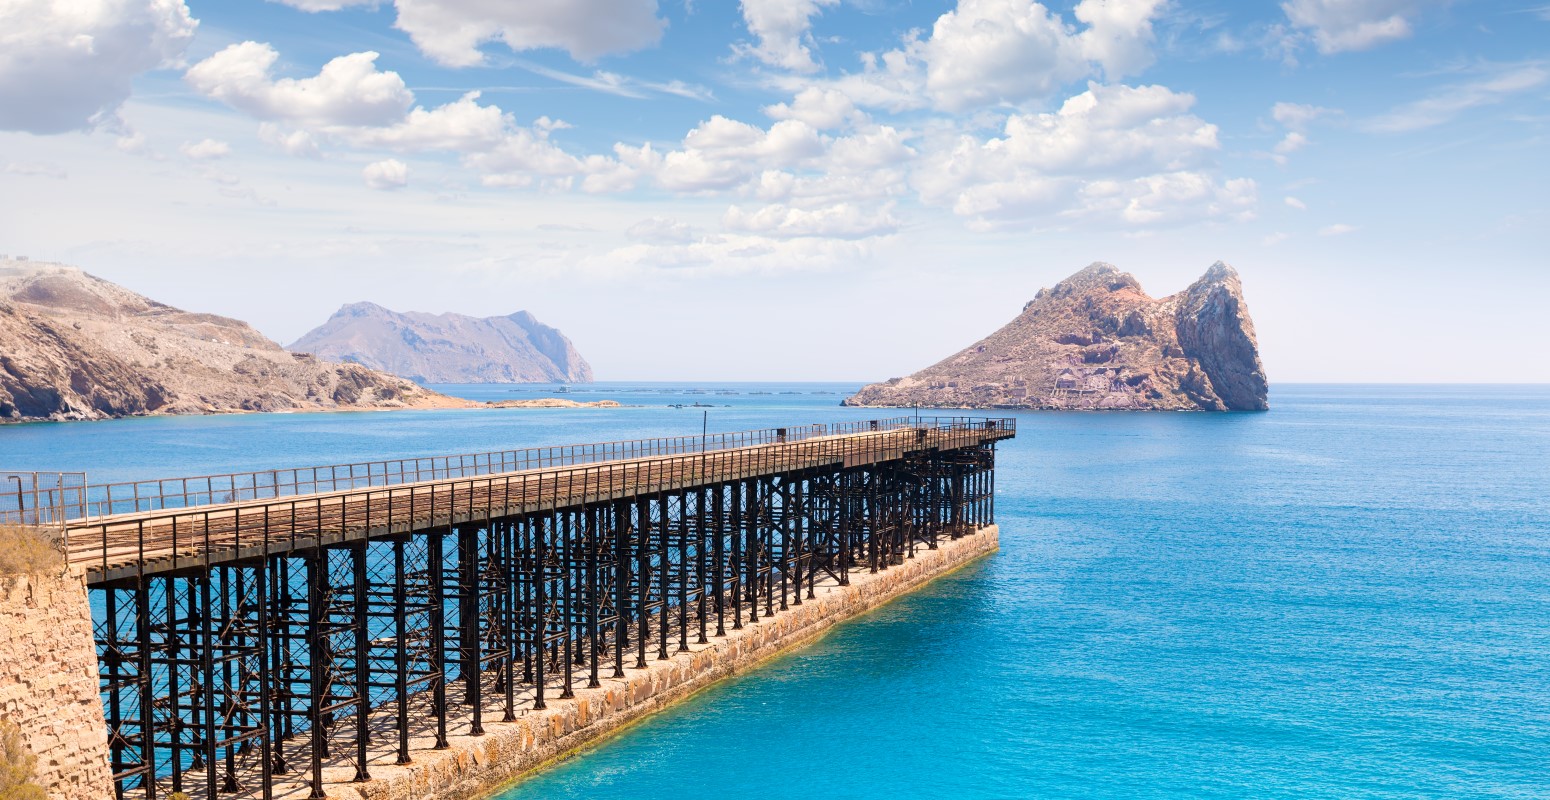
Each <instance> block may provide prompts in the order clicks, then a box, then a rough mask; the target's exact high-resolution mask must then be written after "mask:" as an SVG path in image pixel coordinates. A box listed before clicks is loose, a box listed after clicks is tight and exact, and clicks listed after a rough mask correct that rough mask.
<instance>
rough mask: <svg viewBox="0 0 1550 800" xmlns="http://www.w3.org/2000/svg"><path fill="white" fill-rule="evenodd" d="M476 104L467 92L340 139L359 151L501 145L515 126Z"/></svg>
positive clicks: (497, 110) (475, 148) (456, 149)
mask: <svg viewBox="0 0 1550 800" xmlns="http://www.w3.org/2000/svg"><path fill="white" fill-rule="evenodd" d="M478 100H479V93H478V92H469V93H468V94H465V95H463V96H462V97H461V98H459V99H458V100H456V101H454V102H451V103H447V104H445V105H441V106H437V107H436V108H433V109H430V110H426V109H424V108H420V107H416V108H415V109H413V110H412V111H410V112H409V113H408V115H406V116H405V117H404V118H403V119H401V120H399V121H397V122H394V123H393V124H391V125H386V126H382V127H375V128H373V127H365V128H357V129H353V130H349V131H346V132H344V133H342V134H341V135H342V136H343V137H344V138H346V139H348V140H349V141H350V142H351V143H352V144H354V145H356V146H358V147H378V148H387V149H389V150H398V151H412V150H450V151H453V152H472V151H479V150H487V149H489V148H491V147H494V146H496V145H497V144H498V143H500V142H501V140H502V139H503V138H504V137H505V136H506V134H507V132H508V130H509V129H511V128H513V127H514V126H515V123H514V122H513V121H512V119H511V116H510V115H509V114H506V113H503V112H502V111H501V110H500V108H499V107H497V106H483V105H479V103H478Z"/></svg>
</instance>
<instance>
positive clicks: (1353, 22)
mask: <svg viewBox="0 0 1550 800" xmlns="http://www.w3.org/2000/svg"><path fill="white" fill-rule="evenodd" d="M1440 2H1441V0H1287V2H1284V3H1282V4H1281V10H1282V11H1283V12H1285V13H1286V18H1287V19H1288V20H1289V21H1290V22H1291V23H1292V25H1294V26H1296V27H1297V28H1298V29H1301V30H1304V31H1307V32H1309V33H1311V35H1312V36H1313V42H1314V44H1315V45H1316V46H1317V47H1318V50H1319V52H1321V53H1326V54H1327V53H1340V52H1345V51H1349V50H1366V49H1369V48H1371V47H1375V46H1377V45H1379V44H1382V43H1384V42H1388V41H1393V40H1395V39H1403V38H1406V37H1408V36H1409V35H1410V32H1411V28H1410V25H1411V21H1412V20H1413V19H1415V18H1416V17H1418V16H1420V14H1421V11H1422V10H1423V9H1425V8H1426V7H1427V6H1433V5H1438V4H1439V3H1440Z"/></svg>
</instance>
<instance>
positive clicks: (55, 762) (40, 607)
mask: <svg viewBox="0 0 1550 800" xmlns="http://www.w3.org/2000/svg"><path fill="white" fill-rule="evenodd" d="M0 719H5V720H9V721H11V722H13V723H15V724H16V725H17V726H19V727H20V728H21V738H22V743H23V744H24V745H26V747H27V749H28V750H29V751H30V752H31V753H32V754H33V755H35V756H37V757H38V764H37V778H36V781H37V783H38V784H39V785H40V786H42V787H43V788H44V790H45V791H47V793H48V797H49V800H102V798H104V797H111V796H112V793H113V790H112V785H111V783H110V780H111V778H110V776H109V773H108V735H107V726H106V724H105V723H104V721H103V715H102V701H101V699H100V698H99V696H98V694H97V651H96V647H95V646H94V645H93V643H92V618H91V606H90V605H88V603H87V599H86V586H85V584H84V583H82V580H81V578H80V577H69V576H61V577H55V576H45V575H14V576H6V577H0Z"/></svg>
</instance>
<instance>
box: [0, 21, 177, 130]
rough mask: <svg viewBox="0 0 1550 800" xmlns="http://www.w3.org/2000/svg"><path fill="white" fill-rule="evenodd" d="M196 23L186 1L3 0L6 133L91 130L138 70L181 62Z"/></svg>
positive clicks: (0, 102) (0, 48) (1, 106)
mask: <svg viewBox="0 0 1550 800" xmlns="http://www.w3.org/2000/svg"><path fill="white" fill-rule="evenodd" d="M197 25H198V23H197V22H196V21H195V20H194V19H193V18H192V17H191V16H190V15H189V11H188V7H187V6H186V5H184V4H183V2H182V0H95V1H94V2H75V3H64V2H59V0H0V130H15V131H27V132H29V133H36V134H49V133H62V132H65V131H70V130H80V129H84V128H89V127H91V126H92V125H93V124H94V123H95V122H96V121H98V120H100V119H102V118H104V117H105V116H108V115H111V114H113V113H114V112H115V111H116V110H117V109H118V107H119V105H120V104H121V103H123V102H124V100H125V99H127V98H128V97H129V93H130V86H131V82H132V81H133V80H134V78H135V77H136V76H137V75H140V74H141V73H144V72H147V71H150V70H153V69H156V68H158V67H168V66H174V65H176V63H177V61H178V59H179V58H180V57H181V56H182V55H183V51H184V49H185V48H186V47H187V46H188V43H189V41H190V40H192V39H193V36H194V29H195V27H196V26H197Z"/></svg>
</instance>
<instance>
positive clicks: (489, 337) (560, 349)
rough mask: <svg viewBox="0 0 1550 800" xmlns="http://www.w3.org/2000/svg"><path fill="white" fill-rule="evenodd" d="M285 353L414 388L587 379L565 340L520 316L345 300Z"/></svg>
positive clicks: (588, 371)
mask: <svg viewBox="0 0 1550 800" xmlns="http://www.w3.org/2000/svg"><path fill="white" fill-rule="evenodd" d="M289 349H290V350H293V351H297V352H309V353H316V354H317V355H318V357H320V358H323V359H326V360H329V361H337V362H343V363H355V364H362V365H364V366H367V367H371V368H372V369H378V370H382V371H384V372H390V373H392V374H394V375H399V376H402V377H405V378H408V379H410V380H412V381H415V382H416V383H420V384H426V383H540V382H556V383H590V382H591V381H592V367H591V366H589V365H588V364H587V362H586V360H585V359H583V358H582V357H581V354H580V353H578V352H576V348H575V347H574V346H572V345H571V343H570V340H569V339H567V338H565V335H564V334H562V333H560V332H559V331H558V330H556V329H554V328H551V327H549V326H548V325H545V324H543V323H541V322H539V321H538V320H537V319H536V318H534V317H533V315H532V314H529V313H527V312H526V311H518V312H517V313H515V314H511V315H509V316H504V317H484V318H478V317H470V316H465V315H463V314H427V313H422V312H417V311H405V312H400V311H393V310H390V309H387V308H383V307H382V306H379V305H377V304H375V303H351V304H349V305H346V306H344V307H343V308H340V309H339V310H338V311H337V312H335V313H334V315H333V316H332V317H329V319H328V321H327V322H325V323H323V324H322V325H320V326H318V327H317V328H315V329H313V330H312V331H311V332H309V333H307V334H306V335H305V336H302V337H301V338H300V339H297V340H296V341H295V342H292V343H291V345H290V348H289Z"/></svg>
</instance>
